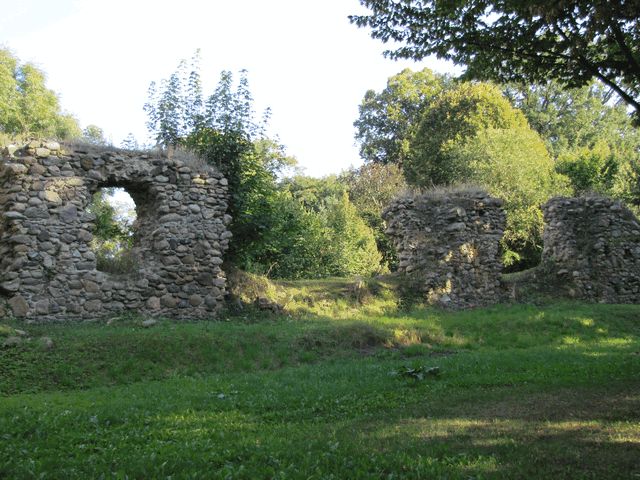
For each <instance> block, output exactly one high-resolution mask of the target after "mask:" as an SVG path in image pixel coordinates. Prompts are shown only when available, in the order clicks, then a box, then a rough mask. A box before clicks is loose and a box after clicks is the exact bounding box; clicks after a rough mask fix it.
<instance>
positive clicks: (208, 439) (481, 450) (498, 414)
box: [0, 278, 640, 479]
mask: <svg viewBox="0 0 640 480" xmlns="http://www.w3.org/2000/svg"><path fill="white" fill-rule="evenodd" d="M259 282H260V279H256V278H254V279H253V280H251V278H245V284H244V287H243V288H238V289H237V290H236V295H237V297H238V298H237V300H238V304H237V307H236V310H235V311H231V312H228V313H227V314H226V315H224V316H222V317H221V318H219V319H218V320H215V321H203V322H174V321H169V320H163V319H160V320H159V321H158V322H157V323H156V324H155V325H153V326H151V327H148V328H145V327H143V325H142V322H143V320H144V319H143V318H140V317H135V316H122V317H117V318H111V319H104V320H101V321H94V322H84V323H80V324H73V325H70V324H65V323H60V324H47V325H25V324H24V323H22V322H17V321H14V320H10V319H7V320H6V321H4V322H3V323H4V326H3V327H2V328H0V340H1V339H2V338H8V337H9V336H11V335H12V334H13V333H14V330H13V329H15V328H18V329H23V330H25V331H26V332H27V334H28V336H30V337H31V338H32V340H25V341H23V342H22V343H20V344H18V345H15V346H11V347H5V348H0V478H281V479H284V478H461V479H462V478H464V479H469V478H474V479H480V478H634V475H636V476H637V475H639V474H640V463H639V461H638V458H640V423H639V421H640V414H639V413H638V412H640V380H639V378H640V321H639V320H638V319H639V318H640V307H638V306H634V305H586V304H580V303H557V302H555V303H548V304H545V305H543V306H535V305H510V306H506V305H505V306H495V307H491V308H485V309H478V310H473V311H463V312H444V311H440V310H434V309H428V308H424V307H421V306H417V305H416V306H413V307H411V306H409V307H407V306H406V304H405V303H404V302H403V301H402V299H401V298H400V297H399V296H398V294H397V291H398V290H397V288H396V286H393V285H392V284H390V283H388V282H387V283H385V282H384V281H381V282H376V283H375V284H372V283H369V282H366V281H364V280H363V281H362V282H364V284H362V283H361V282H360V281H357V282H354V281H352V280H351V281H345V280H340V279H332V280H327V281H303V282H282V283H278V284H271V283H263V284H262V285H260V284H259ZM354 285H355V286H354ZM251 288H253V289H254V290H252V289H251ZM243 295H244V297H242V296H243ZM258 295H267V296H268V297H269V298H270V299H271V300H274V301H276V300H277V301H279V302H280V303H281V304H282V305H283V306H285V311H284V312H283V313H282V314H273V313H268V312H263V311H260V310H258V309H257V308H255V307H253V306H252V305H251V303H252V302H251V300H252V298H254V297H255V296H258ZM240 305H243V307H242V309H240ZM43 336H46V337H49V338H51V340H52V342H53V347H52V348H51V347H48V348H45V346H44V345H43V343H42V342H40V341H38V339H39V338H41V337H43ZM421 367H425V368H431V367H438V369H439V372H440V374H439V375H437V376H427V377H425V378H424V379H423V380H420V379H418V378H411V377H405V376H402V375H394V373H397V372H402V371H407V369H413V368H417V369H419V368H421Z"/></svg>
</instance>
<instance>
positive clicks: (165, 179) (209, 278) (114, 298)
mask: <svg viewBox="0 0 640 480" xmlns="http://www.w3.org/2000/svg"><path fill="white" fill-rule="evenodd" d="M200 170H203V169H202V168H199V169H198V171H196V170H195V169H193V168H192V167H190V166H188V165H186V164H185V163H182V162H180V161H173V160H168V159H167V158H163V157H161V156H153V155H150V154H144V153H140V152H128V151H118V150H113V149H104V148H103V149H100V148H94V147H84V146H82V147H61V146H60V145H59V144H57V143H55V142H31V143H30V144H28V145H27V146H25V147H24V148H22V149H19V150H17V151H15V152H14V151H7V152H5V154H4V156H3V158H2V159H1V160H0V296H1V297H3V298H4V299H5V300H6V303H7V304H8V305H9V306H10V310H11V313H13V315H15V316H17V317H23V318H27V319H68V318H74V317H82V318H87V317H98V316H103V315H109V314H114V313H117V312H121V311H123V310H134V311H138V312H141V313H145V314H151V315H164V316H169V317H177V318H181V317H188V318H198V317H206V316H212V315H213V314H215V312H216V311H217V310H218V309H219V308H220V307H221V305H222V302H223V297H224V293H225V275H224V272H223V271H222V269H221V264H222V261H223V255H224V252H225V251H226V249H227V247H228V243H229V239H230V237H231V234H230V232H229V231H228V230H227V225H228V223H229V222H230V220H231V217H229V216H228V215H226V210H227V181H226V179H224V178H223V176H222V175H221V174H220V173H219V172H217V171H215V170H214V169H211V168H207V169H206V171H200ZM103 187H123V188H125V189H126V190H127V192H129V194H130V195H131V196H132V198H133V199H134V201H135V203H136V210H137V221H136V228H135V237H134V238H135V239H134V248H133V253H134V257H135V258H136V259H137V267H136V268H135V270H134V271H132V272H131V273H128V274H126V275H114V274H108V273H105V272H101V271H98V270H97V269H96V256H95V254H94V252H93V251H92V250H91V248H90V245H89V244H90V242H91V240H92V238H93V233H92V231H93V230H94V228H95V216H94V215H92V214H90V213H89V212H87V206H88V205H89V203H90V202H91V199H92V196H93V194H94V193H95V192H96V191H97V190H98V189H100V188H103Z"/></svg>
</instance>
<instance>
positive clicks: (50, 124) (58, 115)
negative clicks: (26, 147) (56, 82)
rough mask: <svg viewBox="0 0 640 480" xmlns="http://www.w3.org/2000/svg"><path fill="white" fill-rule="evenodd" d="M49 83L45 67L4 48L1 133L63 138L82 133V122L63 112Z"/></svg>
mask: <svg viewBox="0 0 640 480" xmlns="http://www.w3.org/2000/svg"><path fill="white" fill-rule="evenodd" d="M45 83H46V77H45V74H44V73H43V72H42V71H41V70H39V69H38V68H36V67H35V66H34V65H32V64H30V63H25V64H21V63H20V62H19V60H18V58H17V57H15V56H14V55H13V54H12V53H11V52H10V51H9V50H7V49H0V133H4V134H6V135H9V136H23V137H26V136H42V137H54V138H58V139H61V140H66V139H70V138H75V137H78V136H80V128H79V126H78V122H77V121H76V120H75V118H73V117H72V116H71V115H69V114H67V113H63V112H62V111H61V109H60V103H59V100H58V97H57V95H56V94H55V93H54V92H53V91H52V90H49V89H48V88H47V87H46V85H45Z"/></svg>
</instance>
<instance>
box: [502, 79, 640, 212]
mask: <svg viewBox="0 0 640 480" xmlns="http://www.w3.org/2000/svg"><path fill="white" fill-rule="evenodd" d="M504 91H505V94H506V96H507V97H508V98H509V99H510V100H511V101H512V103H513V104H514V105H515V106H516V107H518V108H519V109H521V110H522V112H523V113H524V115H525V116H526V117H527V119H528V120H529V123H530V124H531V126H532V127H533V128H534V129H535V130H536V131H537V132H538V133H540V135H541V136H542V137H543V138H544V140H545V142H546V144H547V147H548V149H549V151H550V153H551V155H552V156H553V158H554V159H555V161H556V170H557V171H558V172H560V173H562V174H564V175H566V176H567V177H568V178H569V179H570V181H571V186H572V188H573V191H574V194H576V195H581V194H584V193H586V192H597V193H601V194H604V195H611V196H614V197H616V198H620V199H623V200H625V201H626V202H627V203H629V204H632V205H638V203H640V197H638V196H637V195H635V193H633V192H636V191H637V190H638V176H637V171H638V167H639V166H640V130H639V129H638V128H637V127H635V126H634V125H633V124H632V122H631V120H630V119H629V116H628V115H627V109H626V108H625V105H624V104H623V103H620V102H618V103H613V102H612V101H611V91H610V89H608V88H606V87H605V86H604V85H603V84H602V83H600V82H597V81H594V82H591V83H590V84H589V85H586V86H584V87H581V88H578V89H564V88H562V86H561V85H559V84H558V83H557V82H554V81H549V82H545V83H544V84H541V85H528V86H527V85H520V84H511V85H508V86H506V87H504Z"/></svg>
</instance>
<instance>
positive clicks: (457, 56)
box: [350, 0, 640, 115]
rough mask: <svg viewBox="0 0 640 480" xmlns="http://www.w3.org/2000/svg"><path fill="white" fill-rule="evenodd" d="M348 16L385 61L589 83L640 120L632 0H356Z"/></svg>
mask: <svg viewBox="0 0 640 480" xmlns="http://www.w3.org/2000/svg"><path fill="white" fill-rule="evenodd" d="M360 3H361V4H362V5H364V6H365V7H368V8H369V10H370V14H368V15H354V16H351V17H350V18H351V21H352V22H354V23H355V24H356V25H358V26H360V27H369V28H371V29H372V32H371V35H372V37H374V38H377V39H380V40H382V41H383V42H389V41H392V42H399V43H400V46H399V47H398V48H396V49H395V50H389V51H387V52H386V54H387V55H388V56H390V57H392V58H413V59H422V58H424V57H426V56H428V55H432V54H435V55H437V56H438V57H440V58H444V59H448V60H453V61H454V62H455V63H457V64H460V65H464V66H466V72H465V76H466V78H476V79H493V80H497V81H500V82H509V81H515V80H517V81H522V80H524V81H527V82H530V83H542V82H544V81H546V80H547V79H549V78H553V79H556V80H559V81H560V82H562V83H563V84H564V85H567V86H570V87H580V86H583V85H586V84H587V83H588V82H589V81H590V80H591V79H593V78H597V79H599V80H600V81H601V82H603V84H605V85H607V86H608V87H609V88H612V89H613V90H615V91H616V92H617V94H618V95H620V97H621V98H622V99H623V100H624V101H625V102H626V103H627V104H628V105H630V106H631V107H633V108H634V109H635V111H636V115H640V22H639V20H640V2H639V1H638V0H590V1H584V0H561V1H554V2H549V1H546V0H533V1H531V0H530V1H525V2H522V1H513V0H492V1H489V0H459V1H446V2H445V1H436V0H403V1H398V0H360Z"/></svg>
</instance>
